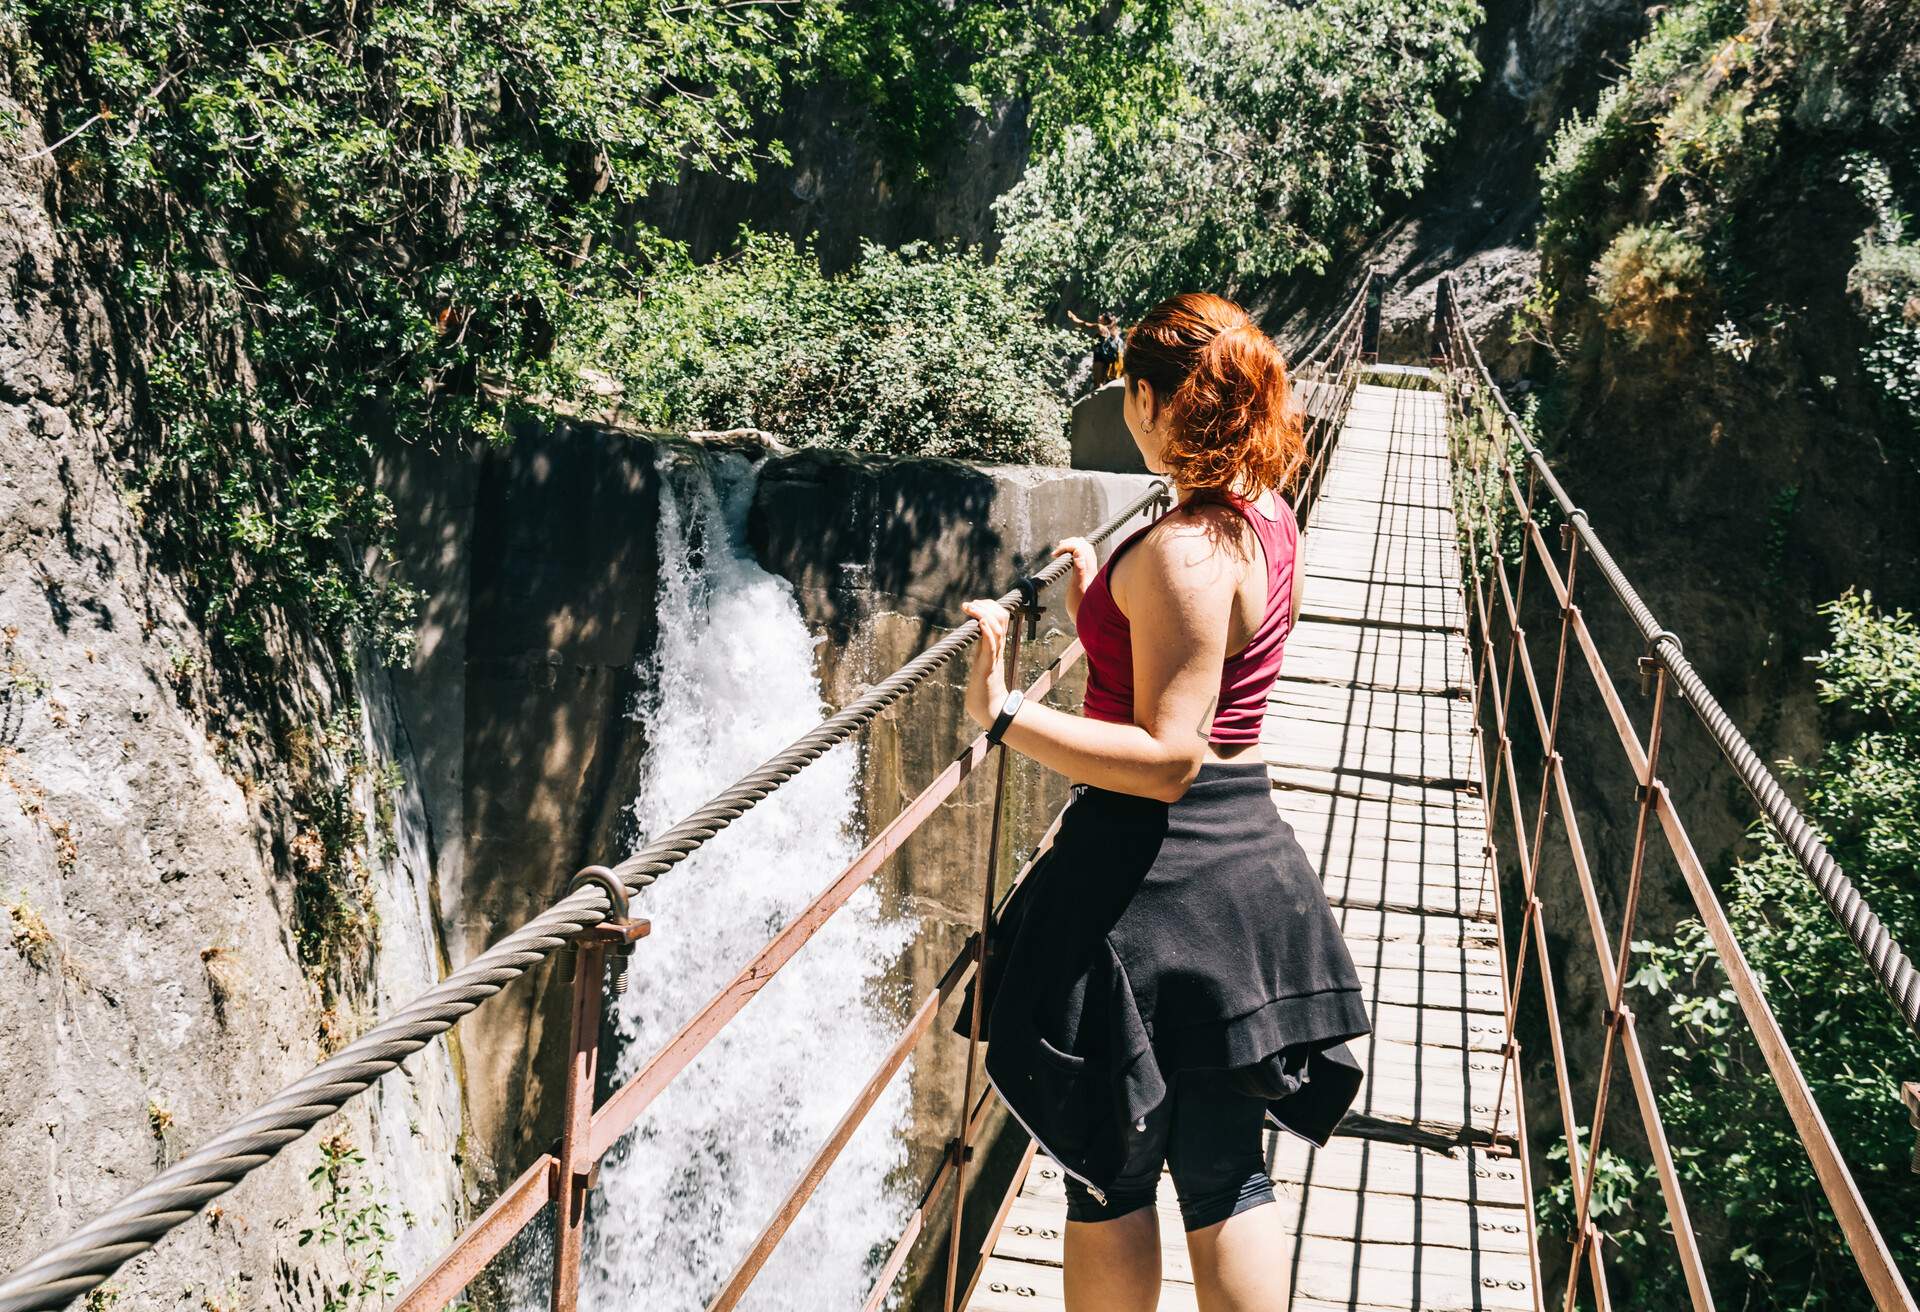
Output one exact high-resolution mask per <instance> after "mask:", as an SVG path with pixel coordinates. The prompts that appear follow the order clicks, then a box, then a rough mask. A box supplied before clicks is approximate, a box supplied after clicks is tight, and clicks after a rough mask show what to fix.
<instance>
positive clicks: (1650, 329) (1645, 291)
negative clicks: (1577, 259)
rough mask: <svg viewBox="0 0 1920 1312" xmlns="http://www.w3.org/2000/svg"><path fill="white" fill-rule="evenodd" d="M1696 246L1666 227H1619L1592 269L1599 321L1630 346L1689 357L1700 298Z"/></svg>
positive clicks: (1702, 285)
mask: <svg viewBox="0 0 1920 1312" xmlns="http://www.w3.org/2000/svg"><path fill="white" fill-rule="evenodd" d="M1704 258H1705V257H1704V256H1703V254H1702V252H1701V250H1700V247H1699V246H1698V245H1696V244H1695V243H1694V242H1693V241H1691V240H1689V239H1688V238H1687V237H1686V236H1684V235H1682V234H1681V233H1678V232H1675V231H1673V230H1672V229H1671V228H1666V227H1660V226H1654V227H1641V226H1639V225H1635V226H1633V227H1630V228H1625V229H1622V230H1621V232H1620V234H1619V235H1618V236H1617V237H1615V238H1614V239H1613V241H1612V242H1611V243H1610V244H1609V245H1608V246H1607V249H1606V250H1605V251H1603V252H1602V253H1601V255H1600V258H1599V260H1598V261H1596V262H1595V264H1594V266H1593V277H1592V286H1593V299H1594V301H1595V302H1596V303H1597V304H1598V305H1599V306H1600V318H1601V321H1602V322H1604V323H1605V324H1606V325H1607V327H1609V328H1611V329H1613V330H1614V331H1615V332H1618V333H1620V334H1621V335H1622V336H1623V337H1625V338H1626V340H1627V341H1628V342H1629V343H1630V344H1632V345H1633V346H1634V347H1636V348H1639V349H1651V350H1653V351H1656V352H1659V353H1660V354H1661V355H1662V356H1664V357H1668V358H1671V357H1674V356H1681V357H1684V356H1685V355H1687V354H1689V353H1690V352H1691V351H1692V349H1693V345H1694V340H1695V337H1696V335H1697V330H1698V323H1697V321H1698V319H1699V317H1700V302H1701V299H1702V297H1703V296H1704V295H1705V278H1704V274H1703V270H1702V265H1703V263H1704Z"/></svg>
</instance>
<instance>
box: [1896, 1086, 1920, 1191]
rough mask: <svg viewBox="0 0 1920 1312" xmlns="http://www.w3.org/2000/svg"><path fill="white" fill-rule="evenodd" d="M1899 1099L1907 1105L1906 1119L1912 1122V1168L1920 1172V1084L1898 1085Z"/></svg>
mask: <svg viewBox="0 0 1920 1312" xmlns="http://www.w3.org/2000/svg"><path fill="white" fill-rule="evenodd" d="M1900 1101H1902V1102H1904V1103H1906V1105H1907V1119H1908V1120H1909V1121H1911V1122H1912V1123H1913V1134H1914V1142H1913V1169H1914V1171H1915V1172H1916V1173H1920V1084H1914V1083H1912V1082H1909V1083H1906V1084H1903V1085H1901V1086H1900Z"/></svg>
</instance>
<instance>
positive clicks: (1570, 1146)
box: [1487, 535, 1580, 1179]
mask: <svg viewBox="0 0 1920 1312" xmlns="http://www.w3.org/2000/svg"><path fill="white" fill-rule="evenodd" d="M1569 538H1570V541H1569V544H1568V547H1567V573H1566V582H1565V584H1564V586H1565V589H1566V596H1567V604H1566V605H1565V606H1563V607H1561V609H1560V646H1559V650H1558V652H1557V654H1556V656H1555V658H1554V668H1553V710H1552V712H1551V714H1550V715H1549V716H1548V719H1547V736H1546V742H1545V743H1544V744H1543V746H1542V750H1541V753H1540V804H1539V806H1538V807H1537V808H1535V810H1534V816H1533V843H1532V845H1531V847H1523V848H1522V849H1521V857H1522V858H1523V861H1524V864H1523V866H1522V868H1523V869H1524V870H1525V871H1526V874H1527V890H1526V896H1527V919H1528V920H1529V921H1531V920H1533V919H1534V918H1535V917H1537V916H1539V915H1541V914H1542V911H1543V909H1544V907H1543V904H1542V903H1541V901H1540V858H1541V856H1542V855H1543V854H1544V853H1545V851H1546V845H1547V796H1548V790H1549V789H1550V788H1551V787H1552V785H1553V762H1554V758H1555V756H1556V755H1557V754H1558V740H1559V736H1560V706H1561V702H1562V699H1563V697H1564V695H1565V692H1566V683H1567V646H1568V638H1569V637H1570V636H1571V634H1572V629H1573V578H1574V571H1575V569H1576V568H1577V567H1578V566H1579V563H1580V539H1579V538H1578V537H1574V536H1572V535H1569ZM1541 551H1542V553H1543V557H1544V553H1545V551H1546V548H1545V547H1544V545H1543V546H1542V548H1541ZM1551 565H1552V561H1551V560H1547V559H1544V558H1543V559H1542V562H1541V568H1542V569H1549V568H1550V566H1551ZM1552 581H1553V580H1552V577H1551V575H1549V578H1548V583H1549V584H1551V583H1552ZM1487 827H1488V829H1489V830H1491V829H1492V827H1493V826H1492V822H1491V821H1489V822H1488V826H1487ZM1517 828H1518V827H1517V826H1516V829H1517ZM1522 841H1523V842H1524V839H1523V840H1522ZM1526 932H1527V929H1526V925H1524V924H1523V925H1522V926H1521V928H1520V934H1521V943H1520V960H1519V964H1518V966H1516V967H1515V971H1514V974H1515V980H1514V986H1513V989H1512V992H1511V993H1510V995H1509V996H1508V998H1507V1047H1506V1050H1505V1056H1504V1057H1503V1058H1502V1060H1501V1064H1500V1087H1499V1089H1498V1091H1497V1092H1496V1093H1495V1095H1494V1104H1493V1137H1494V1138H1496V1139H1498V1138H1499V1137H1500V1113H1501V1111H1502V1110H1503V1109H1504V1107H1505V1106H1506V1098H1507V1071H1508V1069H1509V1067H1510V1066H1511V1065H1512V1063H1513V1060H1514V1055H1515V1054H1514V1051H1513V1027H1514V1024H1515V1022H1516V1021H1517V1020H1518V1019H1519V1016H1520V990H1521V986H1522V984H1524V982H1525V979H1526V964H1527V949H1526V937H1525V936H1526ZM1546 951H1547V948H1546V934H1545V931H1544V929H1543V930H1542V931H1541V933H1540V970H1541V986H1542V988H1543V989H1544V990H1545V993H1544V994H1543V996H1545V997H1548V998H1551V996H1552V994H1553V980H1552V978H1551V977H1550V976H1549V975H1548V974H1547V972H1548V971H1549V970H1550V969H1551V966H1550V965H1549V963H1548V960H1547V955H1546ZM1567 1167H1568V1169H1569V1170H1571V1171H1573V1172H1574V1174H1575V1178H1576V1179H1578V1178H1579V1170H1580V1149H1579V1146H1578V1145H1577V1144H1575V1143H1574V1142H1573V1137H1572V1132H1571V1129H1569V1132H1568V1138H1567Z"/></svg>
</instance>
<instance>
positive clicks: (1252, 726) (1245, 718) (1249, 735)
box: [1077, 492, 1300, 743]
mask: <svg viewBox="0 0 1920 1312" xmlns="http://www.w3.org/2000/svg"><path fill="white" fill-rule="evenodd" d="M1273 500H1274V504H1275V506H1276V507H1277V508H1278V511H1279V514H1278V516H1277V517H1275V518H1268V517H1267V515H1266V514H1265V513H1264V512H1263V511H1261V510H1260V508H1259V507H1258V506H1256V505H1254V504H1253V503H1252V502H1251V501H1247V500H1245V499H1244V498H1242V497H1238V496H1235V495H1233V494H1232V493H1229V494H1228V495H1227V502H1228V504H1229V505H1231V506H1233V508H1234V509H1236V510H1238V511H1239V512H1240V513H1241V514H1242V515H1243V516H1245V517H1246V520H1247V522H1248V523H1250V524H1252V525H1253V531H1254V532H1255V533H1256V534H1258V535H1259V538H1260V547H1261V550H1262V551H1264V552H1265V554H1266V560H1267V613H1266V614H1265V615H1264V616H1263V617H1262V618H1261V620H1260V626H1259V628H1257V629H1255V630H1254V633H1253V636H1252V637H1251V638H1249V639H1248V640H1247V645H1246V646H1244V647H1242V648H1241V649H1240V650H1239V651H1237V652H1234V653H1233V654H1231V655H1229V656H1228V657H1227V659H1226V663H1225V664H1224V665H1223V666H1222V667H1221V670H1220V707H1219V710H1218V711H1216V712H1215V714H1214V717H1213V729H1212V731H1211V732H1210V733H1209V734H1208V737H1209V738H1210V739H1211V740H1212V741H1213V742H1216V743H1254V742H1259V741H1260V727H1261V725H1262V723H1263V722H1264V721H1265V719H1266V713H1267V692H1268V690H1269V689H1271V688H1272V687H1273V681H1274V680H1275V679H1277V678H1278V677H1279V676H1280V656H1281V652H1282V649H1283V648H1284V647H1285V646H1286V642H1287V634H1288V633H1289V632H1290V631H1291V630H1292V628H1293V558H1294V553H1295V552H1296V551H1297V550H1298V548H1299V543H1300V525H1299V523H1298V522H1297V521H1296V520H1295V519H1294V517H1293V507H1292V506H1290V505H1288V504H1287V500H1286V498H1285V497H1283V496H1281V495H1280V494H1279V493H1278V492H1275V493H1274V497H1273ZM1175 513H1177V512H1175ZM1151 527H1153V526H1152V525H1151V524H1149V525H1147V526H1146V527H1143V528H1140V529H1137V530H1136V531H1135V532H1134V533H1133V534H1132V535H1131V536H1130V537H1128V538H1127V540H1126V541H1125V542H1122V543H1121V544H1120V545H1119V546H1118V547H1116V548H1115V549H1114V552H1113V555H1111V556H1109V557H1108V558H1107V563H1106V564H1105V565H1102V566H1101V567H1100V572H1099V573H1098V574H1096V575H1094V578H1093V582H1092V583H1090V584H1089V585H1088V586H1087V594H1086V596H1084V597H1082V598H1081V599H1080V617H1079V623H1078V625H1077V627H1078V628H1079V630H1080V645H1081V646H1083V647H1085V648H1086V651H1087V700H1086V713H1087V717H1088V718H1089V719H1094V720H1107V721H1110V722H1112V723H1114V724H1132V723H1133V722H1134V719H1133V628H1132V625H1130V624H1129V623H1128V622H1127V617H1126V616H1125V615H1124V614H1122V613H1121V611H1120V608H1119V607H1118V606H1117V605H1115V604H1114V601H1113V593H1112V591H1111V590H1110V588H1109V586H1108V582H1107V580H1108V576H1109V574H1110V573H1111V572H1112V570H1113V562H1114V561H1116V560H1118V559H1120V555H1121V553H1122V552H1124V551H1125V550H1126V549H1127V548H1128V547H1130V546H1132V545H1133V544H1134V542H1135V541H1136V540H1138V538H1139V537H1140V535H1141V534H1142V533H1145V532H1146V531H1147V529H1148V528H1151Z"/></svg>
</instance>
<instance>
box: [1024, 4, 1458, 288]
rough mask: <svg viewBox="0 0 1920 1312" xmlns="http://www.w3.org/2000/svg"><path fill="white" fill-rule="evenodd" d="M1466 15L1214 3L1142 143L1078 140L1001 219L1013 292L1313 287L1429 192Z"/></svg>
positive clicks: (1176, 49) (1108, 137) (1193, 17)
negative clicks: (1318, 276)
mask: <svg viewBox="0 0 1920 1312" xmlns="http://www.w3.org/2000/svg"><path fill="white" fill-rule="evenodd" d="M1479 17H1480V8H1479V5H1478V4H1477V3H1476V2H1475V0H1387V2H1386V3H1380V2H1378V0H1328V2H1327V3H1324V4H1316V5H1292V4H1284V3H1278V2H1277V0H1222V2H1221V3H1219V4H1217V5H1215V6H1211V7H1209V8H1207V9H1204V10H1194V11H1188V12H1186V13H1183V14H1181V15H1179V16H1177V17H1176V19H1175V21H1174V24H1173V29H1172V35H1171V38H1170V48H1169V59H1170V61H1171V63H1172V65H1173V71H1174V75H1175V77H1176V78H1177V82H1178V87H1179V94H1178V95H1176V96H1173V97H1171V98H1170V100H1169V102H1168V106H1167V108H1166V109H1165V110H1164V111H1163V112H1162V113H1160V114H1158V115H1156V116H1154V117H1153V118H1151V119H1149V120H1146V121H1144V122H1142V123H1141V124H1140V125H1139V126H1138V127H1137V128H1134V129H1132V130H1129V131H1123V132H1111V131H1110V132H1107V133H1104V134H1103V133H1101V132H1098V131H1096V130H1094V128H1092V127H1090V126H1085V127H1081V126H1076V127H1071V128H1069V129H1068V130H1066V131H1065V132H1064V133H1062V134H1061V135H1060V137H1059V139H1058V140H1057V142H1056V143H1055V144H1054V145H1053V146H1052V147H1051V148H1050V149H1049V150H1047V151H1046V152H1045V153H1043V154H1042V155H1041V156H1040V157H1039V158H1038V159H1037V160H1036V161H1035V162H1034V163H1033V165H1032V166H1031V167H1030V168H1029V170H1028V172H1027V174H1026V176H1025V178H1023V179H1022V180H1021V182H1020V184H1019V185H1018V186H1016V187H1015V188H1014V189H1013V190H1012V191H1011V192H1009V193H1008V194H1007V195H1006V196H1004V197H1002V198H1001V199H1000V201H999V202H997V204H996V207H995V208H996V211H997V213H998V215H999V220H1000V227H1001V232H1002V237H1003V245H1002V249H1001V255H1000V258H1001V259H1002V260H1004V261H1006V262H1007V263H1009V264H1010V265H1011V266H1012V267H1013V268H1014V269H1015V270H1016V271H1017V272H1018V275H1019V276H1020V277H1023V278H1026V279H1029V280H1031V281H1033V282H1035V283H1037V284H1039V285H1040V286H1042V287H1044V288H1047V289H1049V290H1052V291H1055V292H1062V293H1078V294H1080V295H1083V296H1085V297H1087V298H1089V299H1091V300H1093V301H1095V302H1098V303H1101V304H1115V305H1125V306H1132V307H1139V308H1144V306H1145V305H1147V304H1149V303H1151V302H1153V301H1155V300H1158V299H1160V298H1161V297H1163V296H1166V295H1169V294H1171V293H1172V292H1175V291H1179V290H1182V289H1183V288H1187V287H1192V286H1205V287H1209V288H1223V289H1225V290H1227V291H1230V292H1231V291H1233V290H1235V289H1238V288H1244V287H1246V286H1248V285H1250V284H1253V283H1256V282H1258V281H1260V280H1262V279H1266V278H1271V277H1275V276H1277V275H1281V274H1285V273H1288V272H1291V271H1292V270H1294V269H1297V268H1302V267H1305V268H1311V269H1314V270H1319V269H1322V268H1324V267H1325V266H1326V263H1327V261H1328V259H1329V258H1330V255H1331V251H1332V245H1333V243H1334V242H1335V241H1336V239H1337V238H1338V237H1339V236H1340V234H1341V233H1342V232H1343V231H1345V230H1348V229H1352V228H1360V227H1364V225H1366V224H1368V223H1370V222H1372V221H1374V220H1375V219H1376V218H1377V217H1378V216H1379V213H1380V203H1381V199H1382V197H1383V196H1384V195H1385V194H1386V193H1387V192H1399V193H1403V194H1404V193H1408V192H1411V191H1412V190H1413V189H1414V188H1415V187H1417V186H1418V185H1419V183H1420V181H1421V180H1422V179H1423V178H1424V177H1425V175H1426V170H1427V166H1428V164H1429V154H1428V152H1429V151H1430V150H1431V148H1432V147H1433V146H1434V145H1436V144H1437V143H1439V142H1440V141H1443V140H1444V139H1445V138H1446V136H1447V134H1448V133H1449V131H1450V127H1449V125H1448V123H1447V121H1446V118H1445V116H1444V114H1443V113H1442V110H1441V106H1442V103H1443V101H1444V98H1445V97H1446V96H1447V95H1448V94H1450V93H1452V92H1456V91H1458V90H1460V89H1463V88H1464V87H1466V86H1467V85H1469V84H1470V83H1471V82H1472V80H1473V79H1474V77H1475V76H1476V75H1477V73H1478V65H1477V63H1476V61H1475V60H1474V57H1473V54H1472V46H1471V33H1472V28H1473V25H1474V24H1475V23H1476V22H1477V21H1478V19H1479Z"/></svg>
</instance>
